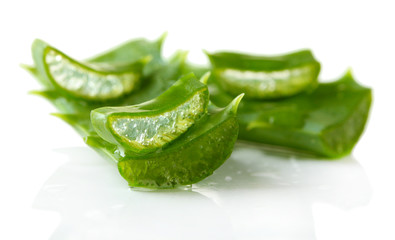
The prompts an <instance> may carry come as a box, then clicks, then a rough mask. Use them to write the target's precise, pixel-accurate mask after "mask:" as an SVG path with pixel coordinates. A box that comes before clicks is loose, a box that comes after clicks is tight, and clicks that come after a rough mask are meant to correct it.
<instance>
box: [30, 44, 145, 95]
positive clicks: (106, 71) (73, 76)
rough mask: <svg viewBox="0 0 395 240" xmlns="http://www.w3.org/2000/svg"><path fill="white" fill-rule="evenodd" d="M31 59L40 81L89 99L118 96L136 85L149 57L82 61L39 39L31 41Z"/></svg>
mask: <svg viewBox="0 0 395 240" xmlns="http://www.w3.org/2000/svg"><path fill="white" fill-rule="evenodd" d="M32 53H33V59H34V61H35V65H36V69H37V72H38V74H39V76H40V78H41V80H42V82H43V83H44V84H45V85H46V86H47V87H48V88H56V89H58V90H59V91H61V92H62V93H64V94H67V95H70V96H72V97H76V98H80V99H84V100H89V101H106V100H112V99H117V98H120V97H122V96H124V95H127V94H129V93H130V92H132V91H133V90H135V89H137V88H138V86H139V85H140V79H141V75H142V71H143V67H144V65H145V64H146V63H147V62H149V61H150V59H151V58H152V57H150V56H147V57H145V58H143V59H140V60H139V61H137V62H135V63H130V62H124V63H122V64H121V63H118V64H108V63H92V62H91V63H82V62H78V61H76V60H74V59H72V58H71V57H69V56H67V55H66V54H64V53H63V52H61V51H59V50H58V49H56V48H53V47H51V46H50V45H48V44H47V43H45V42H43V41H41V40H35V41H34V42H33V45H32Z"/></svg>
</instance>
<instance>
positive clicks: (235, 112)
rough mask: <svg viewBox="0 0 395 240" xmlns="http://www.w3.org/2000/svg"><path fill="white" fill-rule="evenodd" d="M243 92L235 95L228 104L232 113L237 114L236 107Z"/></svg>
mask: <svg viewBox="0 0 395 240" xmlns="http://www.w3.org/2000/svg"><path fill="white" fill-rule="evenodd" d="M243 97H244V93H241V94H239V95H238V96H237V97H235V98H234V99H233V100H232V102H231V103H230V104H229V106H230V111H231V112H233V113H234V114H237V109H238V107H239V104H240V101H241V99H243Z"/></svg>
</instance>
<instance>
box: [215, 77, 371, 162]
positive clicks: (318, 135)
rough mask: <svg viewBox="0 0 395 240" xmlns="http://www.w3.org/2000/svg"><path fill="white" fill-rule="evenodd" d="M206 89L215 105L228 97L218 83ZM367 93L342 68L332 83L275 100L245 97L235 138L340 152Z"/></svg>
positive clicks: (362, 117)
mask: <svg viewBox="0 0 395 240" xmlns="http://www.w3.org/2000/svg"><path fill="white" fill-rule="evenodd" d="M211 88H213V89H215V88H217V87H216V86H215V85H212V86H211ZM212 92H213V94H212V95H211V100H212V101H213V102H214V103H216V104H218V105H224V104H225V103H226V102H227V101H228V100H229V99H231V96H230V95H229V94H227V93H225V92H224V91H221V90H220V89H218V88H217V89H215V90H213V91H212ZM371 98H372V93H371V90H370V89H368V88H365V87H362V86H360V85H359V84H358V83H356V82H355V80H354V79H353V77H352V75H351V73H350V72H348V73H347V74H346V75H345V76H344V77H342V78H341V79H339V80H337V81H335V82H332V83H321V84H319V85H318V87H317V89H316V90H315V91H314V92H312V93H303V94H299V95H297V96H294V97H291V98H286V99H282V100H277V101H253V100H245V101H243V102H242V103H241V104H240V108H239V113H238V120H239V124H240V133H239V138H240V139H243V140H248V141H254V142H261V143H265V144H270V145H277V146H283V147H287V148H291V149H295V150H300V151H305V152H310V153H313V154H316V155H321V156H325V157H330V158H337V157H341V156H343V155H346V154H348V153H350V152H351V150H352V148H353V146H354V145H355V144H356V142H357V141H358V139H359V136H360V135H361V133H362V131H363V129H364V126H365V123H366V121H367V117H368V114H369V108H370V104H371Z"/></svg>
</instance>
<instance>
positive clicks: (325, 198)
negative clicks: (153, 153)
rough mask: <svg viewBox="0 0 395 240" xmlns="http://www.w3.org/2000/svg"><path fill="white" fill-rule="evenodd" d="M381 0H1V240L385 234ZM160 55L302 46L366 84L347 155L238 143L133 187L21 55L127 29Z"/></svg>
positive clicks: (394, 183)
mask: <svg viewBox="0 0 395 240" xmlns="http://www.w3.org/2000/svg"><path fill="white" fill-rule="evenodd" d="M391 2H392V1H378V0H376V1H301V0H299V1H267V2H266V1H247V0H244V1H238V2H234V1H223V2H220V1H195V2H192V1H124V2H122V1H106V2H104V1H2V2H1V3H0V26H1V28H0V32H1V37H0V69H1V87H0V89H1V93H0V98H1V101H0V104H1V115H0V121H1V123H0V127H1V138H0V139H1V145H0V146H1V155H0V156H1V157H0V159H1V162H0V191H1V193H2V194H1V197H0V221H1V224H0V226H1V227H0V239H48V238H51V239H132V238H134V239H320V240H321V239H395V230H394V225H395V157H394V151H393V148H394V143H395V141H394V135H395V128H394V123H395V116H394V110H395V108H394V104H395V97H394V95H395V94H394V88H395V84H394V82H395V74H394V70H395V60H394V56H395V47H394V46H395V37H394V30H395V29H394V24H395V14H394V10H395V8H394V6H392V4H391ZM164 31H168V33H169V34H168V38H167V39H166V42H165V45H164V55H165V56H169V55H171V53H172V52H174V51H175V50H176V49H184V50H190V60H191V61H194V62H197V63H204V62H205V61H206V59H205V57H204V55H203V54H202V52H201V49H206V50H208V51H215V50H223V49H226V50H238V51H245V52H253V53H257V54H278V53H284V52H288V51H292V50H297V49H301V48H310V49H312V50H313V52H314V54H315V56H316V58H317V59H318V60H319V61H320V62H321V64H322V71H321V74H320V78H321V79H322V80H324V81H327V80H331V79H336V78H337V77H339V76H341V75H342V74H343V73H344V72H345V70H346V69H347V68H348V67H351V68H352V69H353V73H354V75H355V77H356V79H358V81H359V82H360V83H361V84H363V85H366V86H370V87H372V88H373V91H374V103H373V106H372V111H371V116H370V119H369V122H368V125H367V128H366V131H365V133H364V135H363V136H362V138H361V140H360V141H359V143H358V144H357V146H356V147H355V149H354V152H353V154H352V155H351V156H349V157H346V158H344V159H340V160H337V161H318V160H303V159H300V158H294V157H289V156H288V157H281V156H275V155H272V154H271V153H270V152H268V151H262V150H261V149H260V148H256V147H254V148H251V147H246V146H237V147H236V150H235V152H234V154H233V155H232V157H231V158H230V159H229V160H228V161H227V162H226V163H225V164H224V166H222V167H221V168H220V169H219V170H218V171H217V172H216V173H215V174H214V175H213V176H211V177H209V178H207V179H206V180H204V181H203V182H201V183H199V184H197V185H194V186H193V188H192V189H190V190H188V191H168V192H149V193H147V192H136V191H131V190H129V189H128V188H127V185H126V182H125V181H124V180H123V179H122V178H121V177H120V176H119V175H118V173H117V170H116V168H115V167H114V166H113V165H112V164H110V163H108V162H106V161H104V160H103V159H101V158H100V157H99V156H98V155H96V153H94V152H93V151H92V150H90V149H89V148H88V147H86V146H85V145H84V143H83V142H82V140H81V138H80V137H79V136H78V135H77V133H75V132H74V131H73V130H72V129H71V128H70V127H69V126H67V125H66V124H65V123H63V122H62V121H60V120H58V119H56V118H55V117H53V116H50V115H49V113H51V112H55V111H56V110H55V109H54V108H53V107H52V106H51V105H50V104H49V103H48V102H46V101H45V100H44V99H41V98H38V97H36V96H32V95H28V94H27V92H28V91H30V90H34V89H40V85H39V84H38V83H37V82H36V81H35V80H34V79H33V78H32V77H31V76H29V75H28V74H27V73H26V72H24V71H23V70H22V69H21V68H19V66H18V65H19V63H28V64H29V63H32V60H31V55H30V44H31V43H32V41H33V40H34V39H35V38H41V39H43V40H45V41H47V42H49V43H51V44H52V45H54V46H56V47H58V48H60V49H62V50H63V51H64V52H66V53H68V54H69V55H71V56H73V57H75V58H77V59H78V58H81V59H82V58H85V57H89V56H91V55H93V54H95V53H98V52H100V51H102V50H105V49H107V48H110V47H113V46H114V45H117V44H119V43H121V42H123V41H126V40H128V39H130V38H135V37H146V38H149V39H155V38H157V37H158V36H159V35H160V34H162V33H163V32H164Z"/></svg>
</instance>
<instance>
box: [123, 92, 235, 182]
mask: <svg viewBox="0 0 395 240" xmlns="http://www.w3.org/2000/svg"><path fill="white" fill-rule="evenodd" d="M241 98H242V95H240V96H238V97H237V98H235V99H234V100H233V101H232V102H231V103H230V104H229V105H228V106H227V107H226V108H223V109H220V110H218V109H216V110H214V111H210V112H209V113H208V114H207V115H206V116H205V117H203V118H202V119H201V120H199V121H198V122H197V123H196V125H194V126H193V127H191V129H190V130H188V131H187V132H186V134H184V135H182V136H181V137H180V138H178V139H176V140H175V141H173V142H172V143H171V144H170V145H168V147H167V148H165V149H163V151H161V152H159V153H153V154H149V155H144V156H129V157H125V158H123V159H122V160H121V161H119V162H118V169H119V172H120V173H121V175H122V176H123V177H124V178H125V179H126V180H127V181H128V182H129V185H130V186H136V187H140V186H141V187H154V188H158V187H161V188H166V187H174V186H175V185H178V184H181V185H186V184H192V183H195V182H198V181H200V180H202V179H204V178H206V177H207V176H209V175H211V174H212V173H213V171H214V170H215V169H217V168H218V167H219V166H221V165H222V164H223V162H224V161H225V160H226V159H227V158H228V157H229V156H230V154H231V153H232V150H233V145H234V143H235V141H236V139H237V134H238V123H237V118H236V112H237V106H238V104H239V102H240V100H241Z"/></svg>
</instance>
